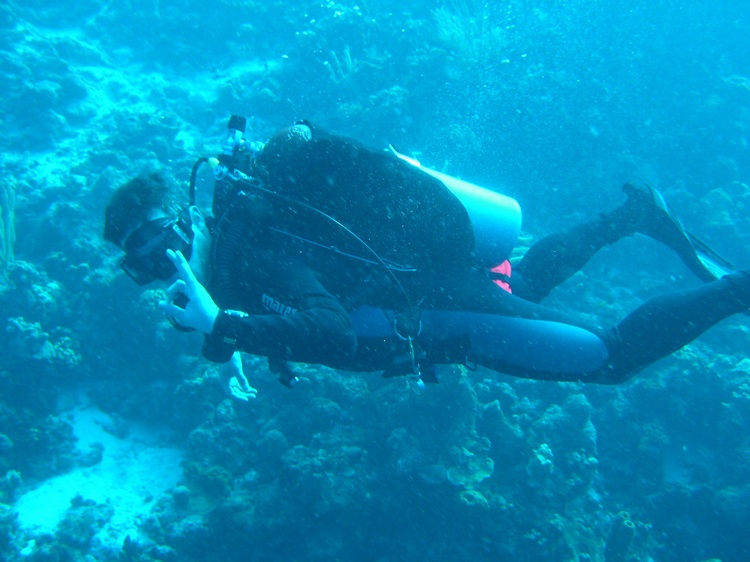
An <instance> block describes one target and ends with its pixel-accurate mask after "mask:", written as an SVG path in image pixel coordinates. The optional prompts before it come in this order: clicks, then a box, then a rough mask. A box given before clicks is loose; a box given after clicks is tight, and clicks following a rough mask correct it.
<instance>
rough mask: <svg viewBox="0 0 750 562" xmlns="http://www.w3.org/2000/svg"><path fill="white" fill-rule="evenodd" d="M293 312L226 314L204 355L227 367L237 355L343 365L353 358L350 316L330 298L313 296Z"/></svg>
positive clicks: (209, 337)
mask: <svg viewBox="0 0 750 562" xmlns="http://www.w3.org/2000/svg"><path fill="white" fill-rule="evenodd" d="M296 304H297V305H298V306H302V307H304V308H297V310H296V311H295V312H293V313H290V314H287V315H280V314H246V313H243V312H240V311H234V310H222V311H221V312H220V313H219V315H218V317H217V319H216V323H215V324H214V327H213V330H212V331H211V333H210V334H207V335H206V338H205V341H204V345H203V355H204V356H205V357H206V358H207V359H209V360H211V361H218V362H223V361H226V360H228V359H229V357H230V356H231V354H232V353H233V352H234V351H244V352H246V353H252V354H254V355H264V356H266V357H272V358H278V359H283V360H290V361H300V362H304V363H320V364H338V363H340V362H341V361H342V360H343V359H345V358H347V357H350V356H351V355H353V354H354V351H355V350H356V345H357V339H356V335H355V333H354V330H353V328H352V326H351V323H350V321H349V316H348V314H347V313H346V311H345V310H344V309H343V307H341V305H340V304H339V303H338V302H336V300H335V299H333V298H332V297H330V296H323V295H320V296H309V297H307V298H305V299H304V300H302V301H300V302H298V303H296Z"/></svg>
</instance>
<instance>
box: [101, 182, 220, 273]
mask: <svg viewBox="0 0 750 562" xmlns="http://www.w3.org/2000/svg"><path fill="white" fill-rule="evenodd" d="M179 201H180V198H179V194H178V191H177V190H176V189H175V188H173V187H171V186H169V185H167V183H166V182H165V181H164V179H163V178H162V177H161V176H160V175H158V174H150V175H145V176H139V177H137V178H134V179H133V180H131V181H129V182H128V183H126V184H125V185H123V186H122V187H120V188H119V189H118V190H117V191H115V193H114V194H113V196H112V198H111V199H110V202H109V204H108V205H107V209H106V211H105V221H104V238H105V239H106V240H108V241H110V242H112V243H114V244H116V245H117V246H118V247H119V248H121V249H122V250H124V251H125V256H124V257H123V258H122V260H121V261H120V267H121V268H122V270H123V271H124V272H125V273H127V274H128V276H129V277H130V278H131V279H133V281H135V282H136V283H137V284H138V285H146V284H148V283H151V282H152V281H156V280H163V281H166V280H168V279H170V278H171V277H172V276H173V275H174V274H175V273H176V270H175V267H174V265H173V264H172V262H171V261H170V260H169V258H168V257H167V250H174V251H180V252H182V254H183V255H184V256H185V258H186V259H188V260H189V261H190V262H191V266H192V267H193V269H194V271H195V273H196V276H198V275H200V274H201V273H205V271H206V262H207V255H208V248H209V247H210V238H209V236H208V229H207V227H206V222H205V219H204V218H203V215H202V214H201V213H200V211H199V210H198V208H197V207H195V206H190V207H188V206H184V205H182V206H181V205H180V204H179ZM196 249H197V250H198V251H195V250H196ZM198 254H200V255H198ZM200 276H201V277H203V276H204V275H200Z"/></svg>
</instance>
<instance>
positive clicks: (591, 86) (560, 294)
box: [0, 0, 750, 562]
mask: <svg viewBox="0 0 750 562" xmlns="http://www.w3.org/2000/svg"><path fill="white" fill-rule="evenodd" d="M748 29H750V12H748V10H747V6H746V5H744V4H743V3H742V2H737V1H727V0H718V1H716V2H703V1H698V0H686V1H682V2H676V1H668V0H635V1H633V2H622V1H615V0H601V1H596V0H575V1H573V0H570V1H566V0H554V1H553V0H536V1H531V0H516V1H513V2H500V1H498V0H496V1H493V2H479V1H476V0H451V1H442V2H441V1H437V2H425V1H424V0H420V1H416V0H400V1H398V2H395V1H392V0H380V1H378V2H375V1H366V0H363V1H360V2H343V3H340V2H322V1H318V2H306V1H298V2H293V1H292V2H277V1H274V0H266V1H263V2H254V1H251V0H217V1H215V2H202V1H198V0H192V1H187V0H183V1H179V0H138V1H136V0H120V1H119V2H115V1H112V0H56V1H55V2H50V1H49V0H25V1H24V2H20V1H15V0H10V1H9V0H6V1H5V2H3V3H2V5H0V86H1V87H0V100H1V101H0V127H1V129H0V144H1V145H2V154H1V155H0V159H1V161H2V175H1V176H0V211H1V212H0V272H1V273H0V311H1V312H2V314H1V316H0V322H1V323H2V325H1V326H0V330H2V337H1V338H0V560H3V561H6V560H7V561H19V560H29V561H34V562H37V561H45V562H46V561H58V560H60V561H79V560H101V561H157V560H159V561H162V560H163V561H188V562H190V561H196V562H197V561H217V560H220V561H222V562H234V561H270V560H286V561H297V560H299V561H306V560H309V561H327V562H330V561H351V560H357V561H360V560H361V561H377V562H395V561H401V560H404V561H412V560H447V561H450V560H472V561H490V560H492V561H498V560H513V561H537V560H552V561H605V562H613V561H625V560H631V561H634V560H638V561H650V560H653V561H659V562H662V561H663V562H678V561H679V562H683V561H704V560H711V559H718V560H722V561H724V562H730V561H746V560H750V534H749V533H748V529H749V528H750V436H749V435H748V433H749V429H750V359H748V358H747V357H746V355H745V354H746V352H747V351H748V350H749V349H750V331H749V329H748V326H749V325H750V318H748V317H747V316H739V317H736V318H733V319H730V320H727V321H725V322H723V323H722V324H720V325H719V326H717V327H715V328H714V329H712V330H711V331H710V332H708V333H707V334H705V335H704V336H703V337H701V338H700V339H699V340H697V341H696V342H694V343H693V344H691V345H689V346H687V347H686V348H685V349H683V350H681V351H680V352H678V353H676V354H674V355H673V356H671V357H669V358H667V359H664V360H662V361H660V362H658V363H657V364H655V365H653V366H651V367H649V368H648V369H646V370H644V371H643V372H642V373H641V374H640V375H638V376H637V377H636V378H635V379H633V380H632V381H631V382H629V383H627V384H623V385H620V386H616V387H602V386H595V385H588V386H587V385H583V384H571V383H566V384H558V383H545V382H534V381H526V380H521V379H516V378H512V377H509V376H506V375H502V374H497V373H493V372H490V371H486V370H481V369H480V370H478V371H475V372H472V371H468V370H466V369H465V368H461V367H445V368H442V369H441V371H440V373H439V374H440V381H441V383H440V384H439V385H432V386H430V387H429V389H428V391H427V392H426V393H425V394H423V395H422V396H417V395H415V394H413V393H412V392H410V391H409V390H408V388H407V387H406V383H405V382H404V381H403V380H400V379H395V380H394V379H388V380H384V379H382V378H381V377H380V376H379V375H378V374H376V373H373V374H369V375H366V374H357V375H354V374H347V373H344V372H337V371H333V370H331V369H326V368H319V367H314V366H298V369H299V370H300V371H301V372H302V373H303V378H304V380H303V382H302V383H301V384H299V385H297V386H296V387H295V388H294V389H292V390H289V389H286V388H284V387H282V386H281V385H280V384H278V382H277V381H276V378H275V377H274V376H273V375H271V374H270V373H269V372H268V368H267V365H266V362H265V360H261V359H258V358H252V357H246V358H245V371H246V373H247V374H248V376H249V378H250V381H251V384H253V385H254V386H255V387H257V388H258V390H259V395H258V399H257V400H255V401H252V402H251V403H249V404H243V403H237V402H232V401H230V400H229V399H227V398H225V397H224V395H223V393H222V391H221V389H220V387H219V385H218V384H217V383H216V379H217V373H216V369H215V366H212V365H210V364H208V363H206V362H205V361H202V360H200V359H199V358H198V357H196V355H197V349H198V346H199V344H200V341H199V340H196V339H195V337H193V336H185V335H183V334H179V333H177V332H176V331H175V330H173V329H172V328H171V327H170V326H169V325H168V324H167V323H166V322H165V321H164V320H163V318H161V315H160V314H159V313H158V312H157V310H156V306H155V303H156V301H157V300H158V298H159V294H160V293H159V291H158V290H157V289H149V288H147V289H146V290H141V289H140V288H138V287H136V286H134V285H133V284H132V283H131V282H130V281H129V280H128V279H126V278H125V276H124V275H123V274H122V273H121V272H120V270H119V268H118V267H117V260H118V257H119V254H118V253H117V251H116V250H115V249H114V248H113V247H110V246H108V245H107V244H105V243H104V242H103V240H102V236H101V234H102V229H103V210H104V206H105V204H106V202H107V200H108V199H109V196H110V195H111V193H112V192H113V190H114V189H115V188H116V187H118V186H119V185H121V184H122V183H124V182H125V181H127V180H128V179H130V178H131V177H133V176H134V175H136V174H138V173H141V172H143V171H149V170H161V171H163V172H164V174H165V175H167V176H168V177H169V178H172V179H173V180H174V181H177V182H180V183H181V184H182V185H185V186H186V185H187V179H188V175H189V171H190V166H191V165H192V163H193V162H194V161H195V159H196V158H197V157H198V156H203V155H213V154H216V153H217V152H218V150H219V149H220V147H221V145H222V143H223V142H224V140H225V136H226V129H225V127H226V121H227V118H228V117H229V115H230V114H232V113H237V114H243V115H246V116H248V117H249V130H248V135H249V136H250V138H253V139H258V140H264V139H267V138H268V137H269V136H270V135H271V134H272V133H273V132H274V131H275V130H277V129H279V128H281V127H284V126H286V125H288V124H290V123H292V122H293V121H294V120H295V119H299V118H305V119H309V120H311V121H314V122H316V123H318V124H320V125H322V126H324V127H327V128H329V129H331V130H334V131H336V132H338V133H341V134H344V135H348V136H352V137H355V138H357V139H359V140H361V141H363V142H365V143H367V144H369V145H372V146H375V147H385V146H387V145H388V143H393V144H394V145H395V146H396V147H397V148H398V149H399V150H400V151H401V152H405V153H407V154H412V155H415V156H417V157H418V158H419V159H420V160H421V161H422V163H423V164H426V165H429V166H431V167H434V168H437V169H440V170H441V171H445V172H447V173H450V174H453V175H456V176H460V177H462V178H464V179H468V180H470V181H474V182H476V183H479V184H481V185H484V186H487V187H490V188H492V189H496V190H498V191H501V192H503V193H506V194H508V195H511V196H513V197H515V198H516V199H518V201H519V202H520V203H521V206H522V208H523V210H524V229H523V230H524V232H523V236H522V239H521V241H520V243H519V246H520V247H521V248H523V247H525V246H528V245H529V244H530V243H531V242H532V241H533V240H535V239H538V238H539V237H541V236H544V235H545V234H549V233H551V232H553V231H555V230H557V229H559V228H563V227H566V226H569V225H572V224H574V223H576V222H578V221H580V220H582V219H584V218H586V217H590V216H592V214H595V213H597V212H600V211H603V210H606V209H610V208H612V207H614V206H616V205H618V204H619V203H620V202H621V201H623V200H624V195H623V194H622V192H621V191H620V186H621V185H622V184H623V183H624V182H626V181H632V182H639V183H643V182H648V183H650V184H652V185H654V186H656V187H658V188H659V189H660V190H661V192H662V193H663V194H664V195H665V197H666V199H667V201H668V203H669V204H670V206H671V208H672V209H673V211H675V213H676V214H677V215H678V216H679V217H680V218H681V220H682V222H683V223H684V224H685V226H686V227H687V228H688V229H689V230H690V231H691V232H693V233H694V234H696V235H698V236H699V237H700V238H702V239H703V240H704V241H706V242H708V243H709V244H710V245H711V246H713V247H714V248H715V249H716V250H718V251H719V252H720V253H722V254H723V255H725V256H726V257H727V258H729V259H730V260H732V261H733V262H735V264H736V265H737V266H738V267H741V268H748V267H750V256H749V255H748V246H749V244H750V148H749V146H748V143H750V40H748V33H747V30H748ZM186 189H187V187H186ZM207 189H210V184H209V182H207V181H206V182H204V194H205V191H206V190H207ZM208 196H209V197H210V192H209V193H208ZM429 226H430V225H425V228H429ZM696 283H698V281H697V280H696V279H694V278H693V277H691V274H690V273H689V272H688V271H687V270H686V269H685V268H684V266H683V265H682V264H681V263H680V262H679V261H678V260H677V259H676V258H675V257H674V256H672V255H671V254H670V253H669V252H668V251H666V250H665V249H664V248H662V247H660V246H658V245H657V244H656V243H655V242H652V241H650V240H648V239H646V238H643V237H639V236H636V237H633V238H631V239H628V240H625V241H622V242H620V243H618V244H616V245H614V246H612V247H610V248H607V249H605V251H603V252H602V253H601V254H600V255H598V256H597V257H596V258H595V259H594V260H592V262H590V263H589V264H588V265H587V267H586V268H585V269H584V271H583V272H581V273H579V274H577V275H576V276H574V277H573V278H572V279H571V280H569V281H568V282H567V283H566V284H565V285H564V286H563V287H561V288H560V289H558V290H557V291H556V292H555V293H554V294H553V295H551V297H550V298H549V299H548V300H547V301H546V303H547V304H550V305H553V306H559V307H563V308H566V309H569V310H574V311H577V312H580V313H581V314H582V315H585V316H586V317H587V318H588V319H589V320H591V321H595V322H600V323H612V322H615V321H617V320H618V319H619V318H621V317H622V316H624V315H625V314H626V313H627V312H628V311H629V310H632V309H633V308H634V307H635V306H637V305H638V304H639V303H641V302H642V301H643V300H644V299H646V298H649V297H651V296H654V295H656V294H660V293H663V292H665V291H668V290H673V289H676V288H681V287H687V286H692V285H695V284H696ZM695 313H696V314H701V311H700V310H696V311H695Z"/></svg>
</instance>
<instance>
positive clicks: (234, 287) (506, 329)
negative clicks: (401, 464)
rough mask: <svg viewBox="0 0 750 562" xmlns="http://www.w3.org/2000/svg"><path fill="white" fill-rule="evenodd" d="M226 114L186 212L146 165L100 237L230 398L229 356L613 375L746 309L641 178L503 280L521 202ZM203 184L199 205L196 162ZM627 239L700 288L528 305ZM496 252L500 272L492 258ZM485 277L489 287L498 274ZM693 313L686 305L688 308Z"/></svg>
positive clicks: (360, 367)
mask: <svg viewBox="0 0 750 562" xmlns="http://www.w3.org/2000/svg"><path fill="white" fill-rule="evenodd" d="M244 128H245V123H244V121H243V120H242V119H241V118H238V117H236V116H233V117H232V119H231V120H230V125H229V129H230V131H231V133H230V137H229V140H228V142H227V144H226V145H225V147H224V150H223V153H222V155H220V156H219V157H218V158H217V159H205V158H204V159H201V160H199V161H198V162H197V163H196V165H195V166H194V167H193V171H192V174H191V191H190V197H189V199H190V200H189V204H188V205H184V202H183V201H181V200H180V197H179V195H178V194H176V193H175V192H174V190H173V189H172V188H170V187H169V186H168V185H167V184H166V182H165V181H164V180H163V179H162V178H161V177H160V176H159V175H148V176H140V177H137V178H135V179H133V180H131V181H130V182H128V183H127V184H125V185H124V186H122V187H120V188H119V189H118V190H117V191H116V192H115V193H114V194H113V196H112V198H111V200H110V202H109V204H108V206H107V209H106V213H105V231H104V236H105V239H106V240H108V241H110V242H112V243H114V244H116V245H117V246H118V247H120V248H121V249H122V250H124V251H125V256H124V257H123V259H122V261H121V267H122V269H123V270H124V271H125V272H126V273H127V274H128V275H129V276H130V277H131V278H132V279H133V280H134V281H135V282H136V283H138V284H139V285H145V284H147V283H150V282H152V281H155V280H162V281H169V282H171V285H170V286H169V288H168V289H167V291H166V299H165V300H164V301H162V302H160V303H159V306H160V308H161V309H162V311H163V312H164V314H165V315H166V316H167V317H168V318H169V319H170V321H171V322H173V324H174V325H175V326H176V327H178V328H179V329H182V330H198V331H200V332H203V333H204V334H205V338H204V345H203V355H204V356H205V357H206V358H208V359H209V360H212V361H215V362H219V363H223V364H224V365H225V366H224V369H223V373H224V374H223V375H222V378H223V381H224V383H225V385H226V386H227V387H228V389H229V392H230V393H231V394H232V395H233V396H234V397H235V398H239V399H243V400H246V399H248V398H252V397H254V396H255V390H254V389H253V388H252V387H251V386H250V385H249V384H248V382H247V379H246V377H245V376H244V374H243V372H242V362H241V359H240V355H239V352H246V353H251V354H254V355H261V356H265V357H267V358H268V362H269V368H270V369H271V370H272V371H273V372H275V373H277V374H278V375H279V380H280V381H281V382H282V383H283V384H285V385H287V386H291V385H292V384H293V383H294V382H295V381H296V377H295V375H294V372H293V371H292V369H291V368H290V367H289V365H288V363H289V362H304V363H314V364H322V365H327V366H330V367H333V368H338V369H343V370H348V371H381V372H382V373H383V374H384V375H385V376H407V377H409V378H410V380H412V381H414V382H416V383H417V384H418V385H420V386H421V385H423V383H425V382H437V379H436V377H435V366H436V365H440V364H465V365H469V366H473V365H481V366H484V367H487V368H489V369H492V370H495V371H498V372H503V373H506V374H510V375H515V376H519V377H524V378H530V379H538V380H548V381H580V382H591V383H602V384H616V383H621V382H623V381H626V380H628V379H630V378H631V377H632V376H634V375H635V374H636V373H637V372H638V371H639V370H641V369H642V368H644V367H646V366H647V365H649V364H651V363H653V362H654V361H656V360H658V359H660V358H662V357H664V356H666V355H668V354H670V353H672V352H674V351H676V350H678V349H680V348H682V347H683V346H685V345H686V344H688V343H689V342H691V341H692V340H693V339H695V338H696V337H697V336H699V335H700V334H701V333H703V332H704V331H706V330H707V329H708V328H710V327H711V326H713V325H714V324H716V323H717V322H719V321H720V320H722V319H724V318H727V317H728V316H731V315H733V314H736V313H740V312H743V311H746V310H747V309H748V308H749V307H750V275H749V274H748V272H745V271H733V270H732V268H731V265H730V264H729V263H727V262H726V261H725V260H722V259H721V258H720V256H718V255H716V254H715V253H714V252H712V251H711V250H710V249H709V248H708V247H707V246H705V244H702V243H701V242H700V241H699V240H697V239H696V238H694V237H693V236H691V235H690V234H688V233H687V232H686V231H685V230H684V229H683V228H682V226H681V225H680V223H679V222H678V221H677V220H676V219H675V218H674V217H673V216H672V215H671V214H670V212H669V210H668V208H667V206H666V204H665V202H664V200H663V198H662V197H661V195H660V194H659V193H658V192H657V191H656V190H655V189H653V188H651V187H649V186H644V187H639V186H635V185H632V184H626V185H625V186H624V187H623V190H624V192H625V194H626V196H627V200H626V201H625V203H623V204H622V205H621V206H619V207H617V208H616V209H614V210H612V211H609V212H606V213H602V214H600V215H598V216H597V217H595V218H593V219H591V220H589V221H587V222H584V223H582V224H580V225H578V226H575V227H573V228H570V229H568V230H566V231H564V232H561V233H558V234H553V235H551V236H548V237H546V238H543V239H541V240H539V241H538V242H537V243H535V244H534V245H533V246H532V247H531V248H530V249H529V250H528V251H527V252H526V254H525V255H524V256H523V258H522V259H521V261H520V262H519V263H518V264H517V266H515V267H514V268H513V271H512V272H511V270H510V267H509V264H508V263H507V261H505V260H507V258H508V256H509V255H510V251H511V249H512V247H513V245H514V244H515V242H516V238H517V236H518V232H519V230H520V209H519V208H518V205H517V203H516V202H515V201H514V200H512V199H510V198H507V197H504V196H502V195H500V194H497V193H494V192H491V191H489V190H485V189H483V188H480V187H478V186H473V185H472V184H468V183H467V182H463V181H461V180H457V179H456V178H451V177H450V176H445V175H443V174H440V173H439V172H436V171H434V170H429V169H427V168H423V167H421V166H420V165H419V163H418V162H416V161H414V160H411V159H409V158H407V157H405V156H402V155H400V154H398V153H397V152H395V150H391V152H390V153H389V152H385V151H377V150H372V149H370V148H368V147H365V146H363V145H361V144H359V143H357V142H356V141H353V140H351V139H348V138H344V137H340V136H336V135H333V134H329V133H328V132H326V131H324V130H322V129H319V128H318V127H316V126H314V125H311V124H310V123H307V122H299V123H297V124H295V125H294V126H292V127H289V128H287V129H283V130H282V131H280V132H279V133H277V134H276V135H274V136H273V137H272V138H271V139H270V140H269V141H268V143H267V144H265V145H264V146H257V145H255V146H254V145H251V144H250V143H248V142H246V141H245V139H244V135H243V132H244ZM206 162H208V163H209V164H210V165H211V166H212V168H213V170H214V175H215V177H216V182H215V190H214V195H213V204H212V212H211V215H210V216H208V215H204V214H203V213H202V212H201V211H200V210H199V209H198V207H196V206H195V204H194V203H195V177H196V173H197V169H198V168H199V167H200V166H201V165H202V164H204V163H206ZM635 233H641V234H644V235H646V236H650V237H651V238H653V239H655V240H657V241H659V242H662V243H664V244H666V245H667V246H668V247H670V248H671V249H673V250H674V251H675V252H676V253H677V255H678V256H679V257H680V258H681V259H682V261H683V262H684V263H685V264H686V265H687V267H688V268H689V269H690V270H691V271H692V272H693V273H694V274H695V275H696V276H697V277H698V278H699V279H701V280H702V281H704V282H705V283H704V284H702V285H699V286H697V287H693V288H688V289H682V290H679V291H675V292H672V293H669V294H666V295H663V296H659V297H656V298H654V299H651V300H649V301H647V302H645V303H643V304H642V305H641V306H640V307H638V308H637V309H636V310H634V311H633V312H631V313H630V314H629V315H627V316H626V317H625V318H624V319H623V320H622V321H621V322H620V323H619V324H617V325H615V326H611V327H607V328H599V327H596V326H590V325H588V324H586V323H585V322H583V321H581V320H580V319H578V318H576V317H575V316H574V315H572V314H568V313H565V312H562V311H559V310H555V309H552V308H549V307H545V306H543V305H541V304H539V303H540V301H542V300H543V299H544V298H545V297H546V296H547V294H549V292H550V291H551V290H552V289H554V288H555V287H556V286H558V285H559V284H560V283H562V282H563V281H565V280H566V279H568V278H569V277H570V276H571V275H573V274H574V273H575V272H576V271H578V270H579V269H580V268H581V267H583V265H584V264H585V263H586V262H587V261H588V260H589V259H590V258H591V257H592V256H593V255H594V254H595V253H596V252H597V251H598V250H600V249H601V248H603V247H605V246H607V245H610V244H613V243H615V242H617V241H618V240H620V239H622V238H623V237H626V236H630V235H633V234H635ZM498 264H501V266H500V267H496V266H498ZM498 285H500V286H498ZM696 311H700V313H696Z"/></svg>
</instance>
